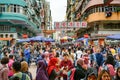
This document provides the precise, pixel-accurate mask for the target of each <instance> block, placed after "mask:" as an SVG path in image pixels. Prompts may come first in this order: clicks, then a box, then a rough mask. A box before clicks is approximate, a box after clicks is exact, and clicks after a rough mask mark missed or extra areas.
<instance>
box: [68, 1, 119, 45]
mask: <svg viewBox="0 0 120 80" xmlns="http://www.w3.org/2000/svg"><path fill="white" fill-rule="evenodd" d="M73 1H74V0H73ZM72 6H73V8H75V9H74V10H73V12H72V13H73V14H74V18H73V20H74V21H86V22H87V28H84V29H81V28H80V29H78V30H76V33H77V36H78V37H83V35H84V34H88V35H89V36H90V38H91V39H92V41H93V40H96V39H97V40H98V42H99V44H100V45H103V44H104V39H105V37H106V36H107V35H111V34H120V26H119V25H120V0H76V1H75V4H73V5H72ZM70 12H71V11H70ZM70 12H69V14H70ZM67 14H68V13H67ZM69 18H70V15H68V19H69Z"/></svg>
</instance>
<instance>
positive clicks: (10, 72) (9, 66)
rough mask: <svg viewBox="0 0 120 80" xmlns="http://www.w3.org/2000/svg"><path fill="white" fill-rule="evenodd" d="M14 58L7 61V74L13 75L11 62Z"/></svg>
mask: <svg viewBox="0 0 120 80" xmlns="http://www.w3.org/2000/svg"><path fill="white" fill-rule="evenodd" d="M13 62H14V60H13V59H10V60H9V63H8V68H9V73H8V76H13V74H14V73H13V71H12V64H13Z"/></svg>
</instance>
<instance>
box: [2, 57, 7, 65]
mask: <svg viewBox="0 0 120 80" xmlns="http://www.w3.org/2000/svg"><path fill="white" fill-rule="evenodd" d="M8 62H9V58H8V57H3V58H2V59H1V64H7V63H8Z"/></svg>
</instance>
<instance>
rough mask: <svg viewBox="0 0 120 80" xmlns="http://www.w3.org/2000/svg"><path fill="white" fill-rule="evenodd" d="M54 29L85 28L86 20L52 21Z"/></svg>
mask: <svg viewBox="0 0 120 80" xmlns="http://www.w3.org/2000/svg"><path fill="white" fill-rule="evenodd" d="M54 27H55V29H70V28H87V22H85V21H83V22H54Z"/></svg>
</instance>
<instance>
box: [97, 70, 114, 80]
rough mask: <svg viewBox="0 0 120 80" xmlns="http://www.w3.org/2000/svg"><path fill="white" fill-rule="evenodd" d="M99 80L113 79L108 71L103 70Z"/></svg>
mask: <svg viewBox="0 0 120 80" xmlns="http://www.w3.org/2000/svg"><path fill="white" fill-rule="evenodd" d="M97 80H112V78H111V76H110V74H109V72H108V71H107V70H102V71H101V72H100V74H99V75H98V79H97Z"/></svg>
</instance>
